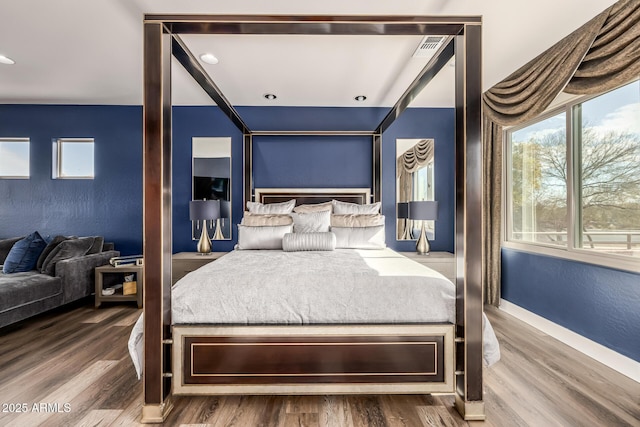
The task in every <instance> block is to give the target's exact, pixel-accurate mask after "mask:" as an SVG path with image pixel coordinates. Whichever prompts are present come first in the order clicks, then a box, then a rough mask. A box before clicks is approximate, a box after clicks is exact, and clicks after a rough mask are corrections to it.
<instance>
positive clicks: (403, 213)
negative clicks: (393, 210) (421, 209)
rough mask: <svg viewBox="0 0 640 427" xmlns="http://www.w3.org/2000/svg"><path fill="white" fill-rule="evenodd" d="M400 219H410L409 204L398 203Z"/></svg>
mask: <svg viewBox="0 0 640 427" xmlns="http://www.w3.org/2000/svg"><path fill="white" fill-rule="evenodd" d="M398 218H400V219H407V218H409V202H402V203H398Z"/></svg>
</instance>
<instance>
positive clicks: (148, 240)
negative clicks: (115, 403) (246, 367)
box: [141, 21, 172, 423]
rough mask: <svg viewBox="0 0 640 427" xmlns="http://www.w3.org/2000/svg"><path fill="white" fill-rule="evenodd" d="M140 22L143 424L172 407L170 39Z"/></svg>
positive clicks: (159, 27) (153, 24) (159, 418)
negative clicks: (142, 95)
mask: <svg viewBox="0 0 640 427" xmlns="http://www.w3.org/2000/svg"><path fill="white" fill-rule="evenodd" d="M170 37H171V36H170V34H165V33H163V24H162V23H161V22H147V21H145V23H144V105H143V115H144V118H143V123H144V131H143V132H144V142H143V162H144V166H143V170H144V172H143V173H144V176H143V178H144V188H143V198H144V214H143V217H144V226H143V237H144V247H143V253H144V320H145V322H144V406H143V407H142V418H141V421H142V422H143V423H159V422H162V421H164V418H165V417H166V415H167V414H168V412H169V411H170V410H171V408H172V405H171V401H170V399H169V397H170V393H171V378H170V377H168V376H164V373H165V372H170V366H171V360H170V359H169V357H170V349H169V348H168V346H167V345H165V340H168V339H170V338H171V335H170V334H171V331H170V325H171V318H170V316H171V38H170Z"/></svg>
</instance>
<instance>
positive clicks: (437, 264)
mask: <svg viewBox="0 0 640 427" xmlns="http://www.w3.org/2000/svg"><path fill="white" fill-rule="evenodd" d="M400 253H401V254H402V255H404V256H406V257H407V258H411V259H412V260H414V261H417V262H419V263H420V264H422V265H426V266H427V267H429V268H431V269H433V270H435V271H437V272H439V273H442V275H443V276H444V277H446V278H447V279H449V280H451V281H452V282H453V283H455V282H456V260H455V257H454V256H453V254H452V253H451V252H429V255H420V254H418V253H417V252H400Z"/></svg>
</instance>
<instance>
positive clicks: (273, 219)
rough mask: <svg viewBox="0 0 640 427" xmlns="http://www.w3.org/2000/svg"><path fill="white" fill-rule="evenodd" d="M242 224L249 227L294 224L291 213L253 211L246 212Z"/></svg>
mask: <svg viewBox="0 0 640 427" xmlns="http://www.w3.org/2000/svg"><path fill="white" fill-rule="evenodd" d="M240 224H242V225H246V226H247V227H265V226H277V225H291V224H293V218H291V215H284V214H252V213H251V212H245V213H244V216H243V217H242V221H241V222H240Z"/></svg>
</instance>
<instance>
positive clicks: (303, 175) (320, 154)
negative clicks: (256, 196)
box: [253, 136, 373, 188]
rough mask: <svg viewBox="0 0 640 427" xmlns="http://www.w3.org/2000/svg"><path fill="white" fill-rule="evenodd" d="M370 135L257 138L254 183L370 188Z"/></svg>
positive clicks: (257, 186)
mask: <svg viewBox="0 0 640 427" xmlns="http://www.w3.org/2000/svg"><path fill="white" fill-rule="evenodd" d="M372 155H373V144H372V138H371V137H370V136H364V137H363V136H341V137H340V136H326V137H322V136H303V137H302V136H301V137H298V136H284V137H282V136H255V137H253V169H254V176H253V182H254V185H255V187H256V188H260V187H280V188H287V187H294V188H295V187H308V188H315V187H318V188H331V187H356V188H357V187H360V188H362V187H368V188H371V185H372V177H373V164H372V162H371V159H372Z"/></svg>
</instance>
